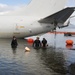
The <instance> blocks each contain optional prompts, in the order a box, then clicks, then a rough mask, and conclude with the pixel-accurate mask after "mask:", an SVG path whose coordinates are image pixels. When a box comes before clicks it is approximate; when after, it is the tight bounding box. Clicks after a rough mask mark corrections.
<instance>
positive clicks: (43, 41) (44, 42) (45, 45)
mask: <svg viewBox="0 0 75 75" xmlns="http://www.w3.org/2000/svg"><path fill="white" fill-rule="evenodd" d="M42 47H43V48H46V47H47V40H46V39H45V38H43V40H42Z"/></svg>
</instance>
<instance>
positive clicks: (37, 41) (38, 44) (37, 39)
mask: <svg viewBox="0 0 75 75" xmlns="http://www.w3.org/2000/svg"><path fill="white" fill-rule="evenodd" d="M33 47H34V48H40V47H41V42H40V40H39V37H37V38H36V40H35V41H34V42H33Z"/></svg>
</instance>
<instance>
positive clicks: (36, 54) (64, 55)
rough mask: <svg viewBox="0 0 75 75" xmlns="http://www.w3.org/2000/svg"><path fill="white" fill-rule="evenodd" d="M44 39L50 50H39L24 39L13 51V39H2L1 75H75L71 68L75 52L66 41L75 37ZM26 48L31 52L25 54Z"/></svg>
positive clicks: (49, 36)
mask: <svg viewBox="0 0 75 75" xmlns="http://www.w3.org/2000/svg"><path fill="white" fill-rule="evenodd" d="M47 36H48V37H47ZM44 37H45V38H46V39H47V40H48V48H47V49H39V50H36V49H34V48H33V47H32V45H30V44H28V43H27V42H26V41H25V40H23V39H18V47H17V48H16V49H15V50H13V49H12V48H11V39H0V75H71V74H72V73H73V75H75V73H74V71H73V70H72V69H73V67H72V66H71V64H72V65H73V66H74V63H75V51H74V50H70V49H68V48H66V46H65V45H66V44H65V41H66V39H73V40H75V37H64V36H63V35H57V36H56V37H55V36H54V35H53V34H51V35H47V34H46V35H44ZM41 39H42V37H41ZM55 39H56V40H55ZM61 39H62V40H61ZM60 42H61V43H60ZM26 46H27V47H29V48H30V49H31V51H30V52H25V49H24V48H25V47H26ZM73 48H74V45H73Z"/></svg>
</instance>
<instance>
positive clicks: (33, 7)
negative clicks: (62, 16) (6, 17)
mask: <svg viewBox="0 0 75 75" xmlns="http://www.w3.org/2000/svg"><path fill="white" fill-rule="evenodd" d="M66 1H67V0H32V1H31V2H30V4H28V6H26V8H25V7H24V8H22V9H20V10H18V11H15V12H12V13H10V15H23V16H25V15H27V16H37V17H40V18H44V17H46V16H49V15H52V14H53V13H55V12H58V11H60V10H62V9H63V8H64V6H65V3H66Z"/></svg>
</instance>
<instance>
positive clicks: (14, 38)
mask: <svg viewBox="0 0 75 75" xmlns="http://www.w3.org/2000/svg"><path fill="white" fill-rule="evenodd" d="M17 45H18V43H17V39H16V37H15V36H13V39H12V41H11V47H12V48H17Z"/></svg>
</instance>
